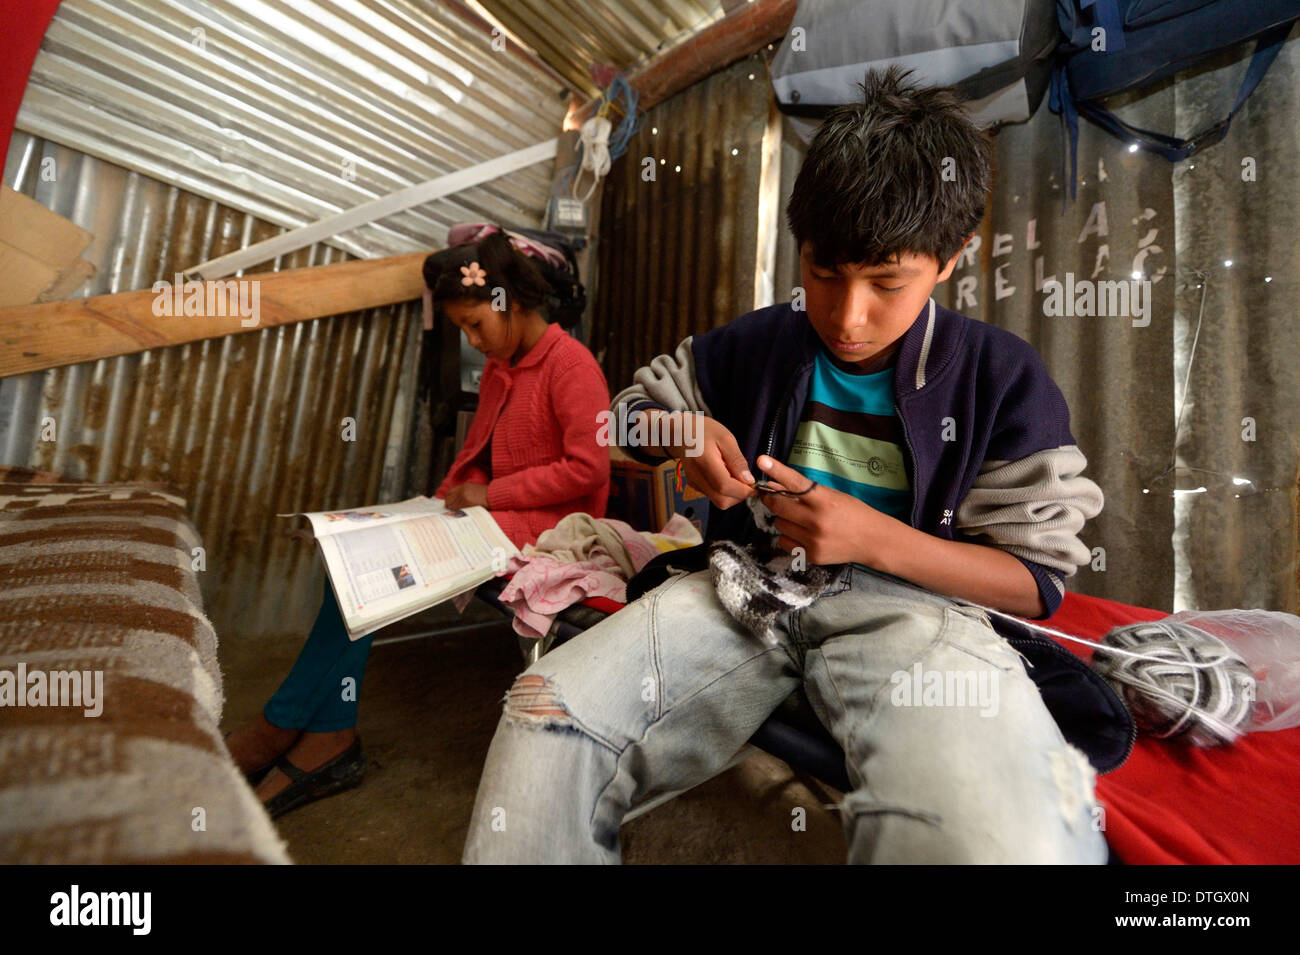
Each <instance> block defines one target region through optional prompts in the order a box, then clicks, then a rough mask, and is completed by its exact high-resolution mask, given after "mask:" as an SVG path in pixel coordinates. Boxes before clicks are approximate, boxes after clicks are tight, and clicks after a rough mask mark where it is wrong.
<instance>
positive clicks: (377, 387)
mask: <svg viewBox="0 0 1300 955" xmlns="http://www.w3.org/2000/svg"><path fill="white" fill-rule="evenodd" d="M42 158H52V159H53V160H54V163H55V166H54V168H55V169H56V170H57V177H56V179H55V180H54V181H45V180H42V179H41V177H40V170H41V166H42V163H41V159H42ZM5 183H6V184H7V185H10V186H11V187H13V188H15V189H17V190H18V191H20V192H23V193H26V194H27V195H30V196H33V197H34V198H35V199H37V200H38V201H39V202H41V203H42V204H43V205H46V206H48V207H49V208H51V209H53V210H54V211H56V212H58V213H60V214H61V215H64V216H67V217H68V218H70V219H72V220H73V221H74V222H76V223H77V224H78V225H81V226H82V227H84V228H86V229H89V230H91V231H92V232H94V234H95V240H94V243H93V244H92V245H91V246H90V248H89V249H87V251H86V252H85V253H84V256H83V257H85V258H87V259H88V260H89V261H91V262H92V263H93V264H94V265H95V266H96V267H97V269H98V274H97V275H96V276H95V278H94V279H92V280H91V282H90V283H88V286H87V287H86V288H85V289H84V292H83V294H86V295H94V294H100V293H107V292H117V291H123V290H127V289H136V288H145V287H148V286H149V285H150V284H152V283H153V282H154V281H156V280H159V279H170V277H171V276H172V275H173V273H174V272H176V271H177V270H178V269H180V268H181V267H182V266H184V265H186V264H189V263H190V262H192V261H197V260H199V259H201V258H204V257H207V256H209V255H217V254H221V253H224V252H228V251H231V250H233V249H238V248H241V247H243V246H245V245H248V244H249V243H250V242H253V241H256V240H258V239H261V238H265V237H267V236H270V235H274V234H277V233H278V232H280V231H282V230H280V229H279V228H277V227H275V226H272V225H270V224H268V223H266V222H263V221H260V220H258V219H256V218H254V217H253V216H250V215H246V214H244V213H241V212H236V211H235V210H232V209H230V208H228V207H226V206H223V205H221V204H219V203H215V202H212V201H210V200H207V199H201V198H199V197H197V196H194V195H193V194H191V193H188V192H184V191H182V190H180V189H177V188H176V187H175V186H171V185H167V184H165V183H162V182H158V181H157V180H154V179H150V178H148V177H146V176H142V175H140V174H138V173H132V172H127V171H126V170H124V169H122V168H120V167H118V166H115V165H112V164H109V163H106V162H102V161H100V160H98V159H94V158H92V157H89V156H86V155H84V154H81V153H77V152H75V151H73V150H69V149H67V148H65V147H62V146H58V145H55V144H53V143H49V142H44V141H42V140H39V139H35V138H33V137H30V136H27V135H25V134H22V133H19V134H17V135H16V136H15V138H14V140H13V143H12V145H11V147H10V151H9V158H8V160H7V162H6V168H5ZM346 258H348V256H347V255H345V254H343V253H340V252H337V251H336V250H333V249H330V248H327V247H325V246H314V247H312V248H310V249H303V250H301V251H299V252H297V253H295V254H293V255H292V256H286V257H285V258H284V259H283V260H282V261H279V262H277V263H275V264H274V265H273V266H268V267H267V269H271V268H273V269H275V270H279V269H280V268H296V267H300V266H306V265H324V264H328V263H330V262H337V261H343V260H345V259H346ZM267 269H262V270H267ZM419 343H420V316H419V306H418V303H412V304H409V305H401V306H392V307H388V308H381V309H374V310H370V311H365V312H359V313H354V314H350V315H341V316H337V317H333V318H322V319H318V320H315V321H310V322H302V323H299V324H295V325H285V326H279V327H276V328H266V329H258V330H254V331H251V332H248V333H245V334H241V335H233V336H228V337H225V338H219V339H210V340H207V341H201V342H193V343H190V344H186V345H179V346H175V347H172V348H162V349H155V350H152V351H146V352H142V353H140V354H135V355H125V356H122V357H119V358H111V359H105V360H101V361H96V362H87V363H84V364H80V365H71V366H67V367H63V368H54V369H50V370H48V371H44V372H34V373H32V374H29V375H20V376H13V377H9V378H4V379H0V463H3V464H9V465H26V466H31V467H37V468H43V469H49V470H54V471H58V472H60V473H62V474H65V475H68V476H70V477H73V478H79V479H84V480H90V481H136V480H143V481H166V482H169V483H170V484H172V485H173V486H175V487H176V489H177V490H178V491H179V492H180V493H181V494H183V495H184V496H185V498H186V499H187V501H188V502H189V512H190V515H191V517H192V518H193V520H194V523H195V525H196V526H197V527H198V530H199V532H200V534H201V535H202V537H203V542H204V546H205V548H206V552H207V553H206V557H207V570H206V572H205V573H203V574H201V575H200V579H201V580H202V582H203V584H204V597H205V604H206V608H207V611H208V614H209V616H210V617H211V618H212V620H213V623H214V625H215V626H216V628H217V632H218V633H219V634H220V635H221V637H222V638H223V639H227V638H229V637H232V636H238V637H241V638H242V637H246V636H254V635H257V634H261V633H268V632H276V631H284V630H297V631H299V632H301V631H302V629H303V628H304V627H306V626H308V625H310V623H311V620H312V619H313V618H314V616H315V613H316V610H317V608H318V607H319V602H320V587H321V581H322V577H321V571H320V568H319V561H318V560H317V558H316V557H315V549H314V547H313V546H309V545H307V544H306V543H304V542H302V541H300V540H297V539H292V538H289V537H286V536H285V534H286V531H287V530H288V529H289V528H290V527H291V526H293V524H292V522H290V521H289V520H288V519H284V518H276V517H275V516H274V515H275V514H276V513H287V512H293V511H301V510H318V509H321V508H327V507H337V506H346V505H357V504H363V503H369V502H373V501H380V500H393V499H397V498H399V497H401V496H405V495H407V494H408V489H409V488H412V487H414V488H415V489H416V490H415V491H410V492H409V493H418V492H420V491H423V489H424V487H423V475H422V474H421V473H419V469H420V468H421V467H425V466H427V462H423V461H414V460H412V455H411V453H410V448H411V446H412V433H413V431H414V430H415V427H414V426H415V424H416V422H414V421H413V412H414V400H415V388H416V374H417V363H418V359H419ZM345 416H350V417H352V418H354V419H355V420H356V440H355V441H352V442H347V441H344V440H342V438H341V429H340V420H341V419H342V418H343V417H345ZM47 418H49V419H52V420H53V422H54V424H55V436H56V440H55V441H53V442H46V441H43V440H41V438H42V434H41V427H42V422H43V420H44V419H47Z"/></svg>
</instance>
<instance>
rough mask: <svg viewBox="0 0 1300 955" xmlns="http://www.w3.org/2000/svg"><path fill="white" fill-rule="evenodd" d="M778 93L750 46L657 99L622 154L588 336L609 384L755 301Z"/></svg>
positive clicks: (606, 213)
mask: <svg viewBox="0 0 1300 955" xmlns="http://www.w3.org/2000/svg"><path fill="white" fill-rule="evenodd" d="M770 96H771V85H770V83H769V82H768V78H767V70H766V67H765V66H764V64H763V60H762V58H761V57H759V56H758V55H754V56H750V57H747V58H745V59H744V60H741V61H740V62H738V63H736V64H734V65H733V66H731V67H730V68H728V69H726V70H723V71H721V72H719V73H716V74H714V75H713V76H711V77H709V78H708V79H707V80H704V81H702V82H700V83H696V84H695V85H693V86H691V87H690V88H689V89H687V90H685V91H683V92H681V93H679V94H678V95H676V96H674V97H672V98H671V99H669V100H667V101H665V102H664V103H661V104H660V105H659V106H656V107H655V108H654V109H652V110H650V111H649V112H648V113H647V114H646V116H645V118H644V120H643V121H642V124H641V128H640V129H639V130H638V132H637V133H636V134H635V136H633V138H632V141H631V143H629V145H628V150H627V152H626V153H625V154H624V155H623V156H622V158H620V159H619V160H618V161H617V162H615V163H614V166H613V168H612V169H611V171H610V174H609V176H608V178H607V179H606V180H605V183H604V187H603V194H602V197H601V209H600V232H599V242H598V249H597V266H596V268H597V279H596V283H595V300H594V307H593V311H592V331H591V343H590V347H591V350H592V352H593V353H594V354H595V355H596V357H597V358H598V359H599V360H600V361H601V362H602V365H603V367H604V370H605V375H606V377H607V378H608V380H609V384H610V390H611V391H613V392H617V391H619V390H620V389H622V388H623V387H625V386H626V384H627V383H628V382H630V381H631V378H632V373H633V372H634V371H636V369H637V368H639V367H640V366H641V365H643V364H645V363H646V362H648V361H649V360H650V359H652V358H654V357H655V356H656V355H659V354H662V353H664V352H671V351H672V350H673V349H674V348H675V347H676V346H677V344H678V342H680V341H681V340H682V339H683V338H685V337H686V336H687V335H692V334H695V333H697V332H704V331H707V330H708V329H710V328H713V327H715V326H718V325H724V324H726V323H727V322H729V321H731V319H733V318H735V317H736V316H738V315H741V314H743V313H745V312H747V311H749V310H750V309H752V308H753V304H754V286H755V269H756V266H757V264H758V228H757V216H758V209H759V191H760V190H759V187H760V181H761V177H762V163H763V155H762V154H763V137H764V133H765V131H766V129H767V126H768V101H769V98H770ZM651 170H652V171H653V176H654V178H653V179H649V178H648V177H649V175H650V172H651ZM783 231H784V230H783ZM779 249H780V246H779V244H778V256H777V259H778V262H779V261H781V260H782V257H781V255H780V253H779ZM780 284H781V282H780V280H778V282H777V287H778V289H779V287H780ZM780 294H781V293H779V292H778V297H779V295H780Z"/></svg>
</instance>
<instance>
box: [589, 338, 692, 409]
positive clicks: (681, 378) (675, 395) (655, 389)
mask: <svg viewBox="0 0 1300 955" xmlns="http://www.w3.org/2000/svg"><path fill="white" fill-rule="evenodd" d="M624 404H625V405H627V407H628V411H629V412H630V411H633V410H636V409H638V408H640V407H652V408H663V409H665V410H667V411H698V412H701V413H702V414H709V407H708V405H707V404H705V402H704V396H703V395H701V394H700V386H699V383H698V382H697V381H696V380H695V356H694V354H693V353H692V352H691V336H688V337H686V338H685V339H683V340H682V343H681V344H680V345H678V346H677V350H676V351H675V352H673V353H672V354H671V355H660V356H659V357H658V358H656V359H654V360H653V361H652V362H650V364H648V365H645V366H643V367H641V368H638V369H637V370H636V374H634V375H633V376H632V384H631V385H629V386H628V387H626V388H624V389H623V390H622V391H620V392H619V393H618V394H617V395H615V396H614V400H613V401H612V402H611V403H610V406H609V410H610V411H612V412H614V413H615V414H618V409H619V405H624Z"/></svg>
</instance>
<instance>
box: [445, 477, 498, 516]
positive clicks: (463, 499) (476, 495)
mask: <svg viewBox="0 0 1300 955" xmlns="http://www.w3.org/2000/svg"><path fill="white" fill-rule="evenodd" d="M443 500H445V501H446V502H447V510H449V511H459V510H460V509H461V508H463V507H487V506H488V502H487V485H486V484H472V483H465V484H457V485H456V486H455V487H454V488H452V489H451V490H450V491H448V492H447V496H446V497H445V498H443Z"/></svg>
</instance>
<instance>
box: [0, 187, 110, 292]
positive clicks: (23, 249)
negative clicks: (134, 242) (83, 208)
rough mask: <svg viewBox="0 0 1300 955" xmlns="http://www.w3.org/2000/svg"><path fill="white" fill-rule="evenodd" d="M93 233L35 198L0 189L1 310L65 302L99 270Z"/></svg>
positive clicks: (11, 190) (7, 189) (8, 189)
mask: <svg viewBox="0 0 1300 955" xmlns="http://www.w3.org/2000/svg"><path fill="white" fill-rule="evenodd" d="M93 239H94V236H93V235H91V233H89V232H87V231H86V230H85V229H83V228H81V226H79V225H77V224H76V223H75V222H72V221H70V220H68V219H65V218H63V216H61V215H59V214H57V213H55V212H51V211H50V210H49V209H47V208H45V206H43V205H41V204H40V203H39V202H37V201H36V200H35V199H33V198H31V197H30V196H25V195H23V194H22V193H21V192H17V191H15V190H13V189H10V188H9V187H8V186H5V187H3V188H0V308H5V307H8V306H12V305H31V304H33V303H35V302H49V301H58V300H61V299H62V298H63V297H65V296H66V295H68V294H70V293H72V292H74V291H76V290H77V289H78V288H79V287H80V286H81V285H83V284H85V282H86V280H87V279H89V278H90V277H91V276H92V275H94V274H95V267H94V266H93V265H91V264H90V263H89V262H87V261H86V260H85V259H82V258H80V257H79V256H80V255H81V253H82V252H83V251H85V249H86V247H87V246H88V245H90V243H91V241H92V240H93Z"/></svg>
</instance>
